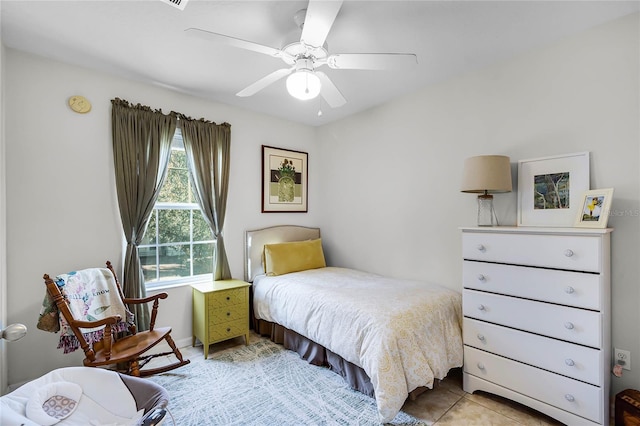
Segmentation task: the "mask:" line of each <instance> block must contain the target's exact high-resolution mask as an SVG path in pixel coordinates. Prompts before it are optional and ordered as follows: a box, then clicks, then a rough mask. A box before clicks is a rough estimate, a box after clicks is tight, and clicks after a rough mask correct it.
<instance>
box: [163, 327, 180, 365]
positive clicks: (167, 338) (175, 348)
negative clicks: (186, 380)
mask: <svg viewBox="0 0 640 426" xmlns="http://www.w3.org/2000/svg"><path fill="white" fill-rule="evenodd" d="M164 338H165V340H166V341H167V343H168V344H169V346H170V347H171V349H172V350H173V353H174V354H175V355H176V358H178V360H179V361H181V362H182V354H181V353H180V350H179V349H178V347H177V346H176V344H175V343H174V341H173V339H172V338H171V336H169V335H168V334H167V335H166V336H165V337H164Z"/></svg>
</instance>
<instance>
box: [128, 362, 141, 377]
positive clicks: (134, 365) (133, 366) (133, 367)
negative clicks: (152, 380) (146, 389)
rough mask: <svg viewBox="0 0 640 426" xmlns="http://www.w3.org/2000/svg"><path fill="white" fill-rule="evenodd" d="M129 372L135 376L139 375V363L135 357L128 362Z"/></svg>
mask: <svg viewBox="0 0 640 426" xmlns="http://www.w3.org/2000/svg"><path fill="white" fill-rule="evenodd" d="M129 374H130V375H132V376H135V377H140V364H138V360H137V359H134V360H133V361H131V362H130V363H129Z"/></svg>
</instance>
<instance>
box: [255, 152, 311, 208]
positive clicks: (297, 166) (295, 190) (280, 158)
mask: <svg viewBox="0 0 640 426" xmlns="http://www.w3.org/2000/svg"><path fill="white" fill-rule="evenodd" d="M308 157H309V155H308V154H307V153H306V152H300V151H291V150H287V149H281V148H274V147H272V146H266V145H262V213H282V212H287V213H306V212H307V197H308V195H307V177H308V171H307V168H308Z"/></svg>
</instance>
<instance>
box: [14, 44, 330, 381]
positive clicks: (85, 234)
mask: <svg viewBox="0 0 640 426" xmlns="http://www.w3.org/2000/svg"><path fill="white" fill-rule="evenodd" d="M5 65H6V76H5V78H6V81H8V82H9V84H7V85H6V100H7V104H8V105H11V108H7V109H6V110H5V119H6V120H5V121H6V124H7V127H6V151H7V152H6V155H7V156H6V158H7V170H6V171H7V222H8V232H7V243H8V247H9V253H8V283H9V286H8V292H9V294H8V296H9V307H8V316H9V319H10V320H11V321H13V322H22V323H24V324H26V325H27V326H28V327H29V330H30V331H29V334H28V335H27V337H25V338H24V339H22V340H20V341H19V342H15V343H14V344H12V345H10V347H9V348H8V363H9V365H10V366H11V368H10V370H9V383H17V382H20V381H23V380H27V379H31V378H34V377H37V376H39V375H40V374H42V373H45V372H47V371H49V370H51V369H53V368H57V367H62V366H68V365H78V364H81V360H82V354H80V353H79V352H81V351H78V353H74V354H70V355H63V354H62V353H61V351H60V350H57V349H56V345H57V338H58V336H57V335H56V334H51V333H47V332H44V331H40V330H37V329H36V321H37V318H38V312H39V310H40V306H41V303H42V299H43V297H44V294H45V287H44V283H43V280H42V275H43V274H44V273H48V274H50V275H57V274H59V273H64V272H67V271H69V270H73V269H80V268H85V267H92V266H101V265H104V262H105V261H106V260H107V259H109V260H111V261H113V262H114V264H115V265H116V266H117V267H118V270H119V269H120V267H121V264H122V261H121V256H122V253H123V250H122V238H121V235H122V232H121V229H122V228H121V223H120V217H119V213H118V210H117V201H116V195H115V188H114V171H113V158H112V148H111V103H110V100H111V99H113V98H115V97H120V98H123V99H126V100H128V101H130V102H134V103H142V104H144V105H149V106H151V107H152V108H160V109H162V110H163V111H164V112H165V113H167V112H169V111H171V110H174V111H179V112H182V113H184V114H186V115H188V116H191V117H194V118H200V117H204V118H206V119H208V120H212V121H215V122H218V123H222V122H225V121H226V122H228V123H230V124H231V139H232V147H231V176H230V183H229V186H230V187H229V198H228V207H227V217H226V223H225V231H224V232H225V243H226V247H227V253H228V256H229V263H230V267H231V272H232V274H233V276H234V277H236V278H242V277H243V254H242V253H243V252H242V242H243V237H244V231H245V230H246V229H253V228H260V227H264V226H269V225H275V224H282V223H296V224H301V225H315V224H316V223H317V222H318V220H317V213H316V212H317V205H318V204H317V203H315V202H311V203H309V213H307V214H262V213H260V209H261V204H260V197H261V192H260V191H261V145H262V144H265V145H271V146H277V147H282V148H290V149H295V150H300V151H305V152H308V153H309V159H310V168H309V173H310V176H309V197H310V199H311V200H314V199H315V197H316V193H317V192H318V189H317V187H318V184H319V181H320V179H319V178H318V175H317V170H318V169H317V168H316V166H315V164H314V161H315V158H316V147H315V144H314V143H313V141H314V136H315V135H314V130H313V129H312V128H310V127H307V126H303V125H298V124H294V123H291V122H287V121H284V120H281V119H274V118H270V117H266V116H263V115H259V114H256V113H252V112H248V111H245V110H241V109H238V108H233V107H228V106H225V105H220V104H214V103H211V102H206V101H204V100H201V99H198V98H194V97H189V96H184V95H180V94H176V93H174V92H171V91H168V90H166V89H162V88H157V87H154V86H151V85H145V84H141V83H136V82H131V81H127V80H124V79H120V78H115V77H112V76H109V75H106V74H100V73H97V72H94V71H88V70H85V69H80V68H78V67H73V66H70V65H66V64H62V63H58V62H54V61H50V60H47V59H44V58H41V57H36V56H32V55H28V54H25V53H22V52H19V51H15V50H12V49H6V64H5ZM72 95H83V96H86V97H87V98H88V99H89V100H90V101H91V102H92V104H93V109H92V111H91V112H90V113H89V114H84V115H83V114H76V113H74V112H72V111H71V110H70V109H69V108H68V107H67V104H66V102H67V99H68V98H69V97H70V96H72ZM168 292H169V293H170V295H169V299H168V300H170V301H171V303H170V304H168V305H166V304H165V303H161V313H160V316H159V318H158V325H159V326H161V325H171V326H172V327H173V333H172V335H173V337H174V339H175V340H176V341H177V342H179V343H182V344H190V343H191V292H190V288H189V287H183V288H178V289H171V290H169V291H168ZM162 306H166V308H168V309H164V310H163V309H162Z"/></svg>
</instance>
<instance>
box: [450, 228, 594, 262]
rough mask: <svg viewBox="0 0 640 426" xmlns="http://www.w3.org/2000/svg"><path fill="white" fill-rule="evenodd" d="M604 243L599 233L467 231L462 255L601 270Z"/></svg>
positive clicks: (474, 257)
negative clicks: (532, 233)
mask: <svg viewBox="0 0 640 426" xmlns="http://www.w3.org/2000/svg"><path fill="white" fill-rule="evenodd" d="M600 243H601V239H600V238H599V237H597V236H573V235H530V234H522V235H520V234H499V233H494V234H488V233H482V232H477V233H464V234H463V235H462V257H463V258H464V259H467V260H480V261H485V262H498V263H513V264H515V265H530V266H539V267H549V268H558V269H567V270H572V271H589V272H601V271H600V266H601V261H600V255H599V254H600V250H601V248H600ZM514 248H517V249H516V250H514Z"/></svg>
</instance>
